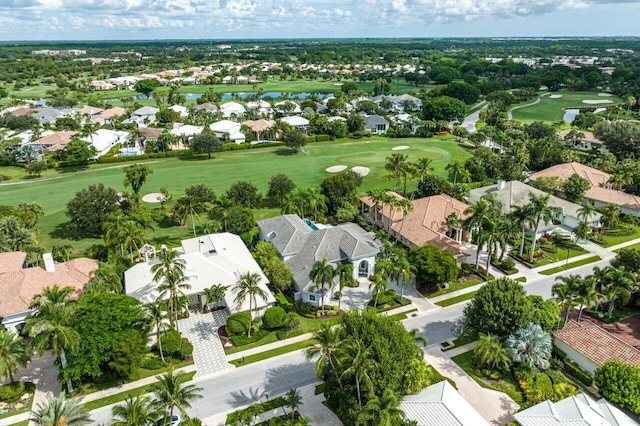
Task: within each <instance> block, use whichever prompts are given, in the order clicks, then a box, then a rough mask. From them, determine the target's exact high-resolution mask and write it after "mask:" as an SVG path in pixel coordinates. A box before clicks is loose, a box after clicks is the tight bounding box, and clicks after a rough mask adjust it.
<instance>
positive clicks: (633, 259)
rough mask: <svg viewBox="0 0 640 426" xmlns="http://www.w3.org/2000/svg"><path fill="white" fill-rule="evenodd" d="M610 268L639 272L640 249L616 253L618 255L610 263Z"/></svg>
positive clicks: (623, 250)
mask: <svg viewBox="0 0 640 426" xmlns="http://www.w3.org/2000/svg"><path fill="white" fill-rule="evenodd" d="M611 266H613V267H614V268H618V267H620V266H624V269H625V270H626V271H629V272H640V249H638V248H626V249H622V250H620V251H619V252H618V255H617V256H616V257H615V258H614V259H613V260H612V261H611Z"/></svg>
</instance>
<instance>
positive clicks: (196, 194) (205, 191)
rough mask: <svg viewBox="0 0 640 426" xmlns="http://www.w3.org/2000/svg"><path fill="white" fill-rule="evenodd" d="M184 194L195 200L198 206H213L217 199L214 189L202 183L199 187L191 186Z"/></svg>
mask: <svg viewBox="0 0 640 426" xmlns="http://www.w3.org/2000/svg"><path fill="white" fill-rule="evenodd" d="M184 193H185V194H186V195H188V196H189V197H191V198H193V199H194V201H195V202H196V203H197V204H203V205H206V204H211V203H213V202H214V201H215V199H216V193H215V192H213V189H211V188H209V187H208V186H206V185H203V184H201V183H199V184H197V185H191V186H190V187H188V188H187V189H185V190H184Z"/></svg>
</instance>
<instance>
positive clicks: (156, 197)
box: [142, 192, 164, 203]
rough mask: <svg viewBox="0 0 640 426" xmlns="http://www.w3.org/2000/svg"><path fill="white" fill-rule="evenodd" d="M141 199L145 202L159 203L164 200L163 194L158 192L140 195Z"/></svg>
mask: <svg viewBox="0 0 640 426" xmlns="http://www.w3.org/2000/svg"><path fill="white" fill-rule="evenodd" d="M142 201H144V202H145V203H161V202H162V201H164V195H162V194H161V193H159V192H152V193H151V194H147V195H145V196H144V197H142Z"/></svg>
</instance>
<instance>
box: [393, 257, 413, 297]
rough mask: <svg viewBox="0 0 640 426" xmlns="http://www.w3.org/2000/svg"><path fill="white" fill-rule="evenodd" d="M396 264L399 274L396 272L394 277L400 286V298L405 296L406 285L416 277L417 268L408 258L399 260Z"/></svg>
mask: <svg viewBox="0 0 640 426" xmlns="http://www.w3.org/2000/svg"><path fill="white" fill-rule="evenodd" d="M395 265H396V268H395V270H396V271H397V275H396V273H394V275H395V278H394V279H395V280H396V284H397V285H398V287H400V298H401V299H402V298H403V297H404V286H405V285H407V283H409V282H411V281H412V280H413V279H414V278H415V276H416V272H417V270H416V267H415V266H413V265H412V264H411V263H410V262H409V260H408V259H406V258H403V259H401V260H399V261H397V262H396V263H395Z"/></svg>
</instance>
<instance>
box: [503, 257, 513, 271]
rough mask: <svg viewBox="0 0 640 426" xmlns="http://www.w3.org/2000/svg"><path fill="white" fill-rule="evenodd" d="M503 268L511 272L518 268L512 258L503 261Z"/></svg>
mask: <svg viewBox="0 0 640 426" xmlns="http://www.w3.org/2000/svg"><path fill="white" fill-rule="evenodd" d="M502 267H503V268H504V269H507V270H511V269H513V268H515V267H516V262H515V261H514V260H513V259H511V258H510V257H506V258H504V259H503V260H502Z"/></svg>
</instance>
